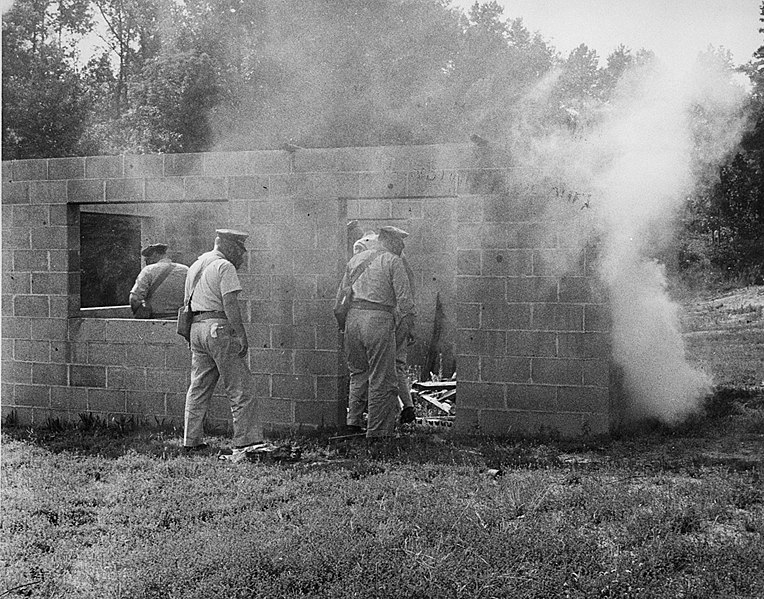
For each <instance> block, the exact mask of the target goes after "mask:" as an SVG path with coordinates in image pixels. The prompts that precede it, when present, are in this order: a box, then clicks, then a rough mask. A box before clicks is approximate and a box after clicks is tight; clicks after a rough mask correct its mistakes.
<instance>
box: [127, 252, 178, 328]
mask: <svg viewBox="0 0 764 599" xmlns="http://www.w3.org/2000/svg"><path fill="white" fill-rule="evenodd" d="M141 256H143V257H144V258H145V259H146V266H145V267H144V268H143V270H141V272H140V274H139V275H138V278H137V279H136V280H135V285H133V288H132V289H131V290H130V308H131V309H132V311H133V315H134V316H135V318H177V317H178V308H180V307H181V306H182V305H183V287H184V285H185V281H186V273H187V272H188V266H186V265H185V264H176V263H175V262H173V261H172V260H170V258H168V257H167V244H165V243H154V244H152V245H149V246H147V247H145V248H144V249H143V250H142V251H141Z"/></svg>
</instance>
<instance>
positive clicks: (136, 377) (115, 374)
mask: <svg viewBox="0 0 764 599" xmlns="http://www.w3.org/2000/svg"><path fill="white" fill-rule="evenodd" d="M156 380H157V378H156V377H155V376H152V377H151V383H150V384H149V382H148V381H149V379H148V378H147V374H146V369H145V368H142V367H138V366H132V367H131V366H128V367H123V366H108V367H107V368H106V387H107V388H108V389H127V390H143V389H148V388H149V387H150V388H151V389H156V386H155V383H156Z"/></svg>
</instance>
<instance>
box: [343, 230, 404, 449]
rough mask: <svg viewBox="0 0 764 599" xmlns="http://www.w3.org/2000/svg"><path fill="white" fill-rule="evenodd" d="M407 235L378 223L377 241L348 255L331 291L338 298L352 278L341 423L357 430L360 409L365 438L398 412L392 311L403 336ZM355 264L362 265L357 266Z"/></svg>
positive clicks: (383, 430) (384, 429) (382, 433)
mask: <svg viewBox="0 0 764 599" xmlns="http://www.w3.org/2000/svg"><path fill="white" fill-rule="evenodd" d="M407 236H408V233H406V232H405V231H403V230H401V229H398V228H397V227H389V226H388V227H382V229H380V232H379V240H378V241H379V247H378V248H376V249H365V250H363V251H361V252H359V253H357V254H355V255H354V256H353V257H352V258H351V259H350V262H348V266H347V269H346V272H345V276H344V278H343V281H342V283H341V284H340V287H339V289H338V291H337V298H338V299H339V297H340V295H341V293H342V289H343V288H344V287H345V286H346V285H347V283H348V282H349V281H350V280H354V281H355V282H354V283H353V285H352V289H353V301H352V303H351V307H350V311H349V312H348V315H347V320H346V323H345V350H346V352H347V361H348V368H349V370H350V393H349V397H348V416H347V425H348V427H349V428H352V429H356V430H360V429H361V428H362V426H363V422H362V417H363V412H364V409H366V411H367V414H368V416H367V424H366V437H367V438H374V437H386V436H390V435H392V434H393V432H394V430H395V424H396V422H397V416H398V412H399V406H398V379H397V376H396V367H395V350H396V342H395V339H396V322H395V321H396V319H395V311H396V309H397V310H398V312H399V314H400V323H399V325H398V327H399V329H400V331H401V333H402V334H404V335H405V336H406V337H408V335H409V333H410V332H411V331H413V329H414V319H415V313H414V301H413V299H412V295H411V286H410V284H409V278H408V274H407V272H406V268H405V266H404V264H403V261H402V260H401V258H400V254H401V252H402V251H403V246H404V242H403V239H404V238H405V237H407ZM359 268H361V269H365V270H363V271H360V270H359V271H357V270H356V269H359ZM357 272H360V273H361V274H360V275H357ZM354 275H357V276H354ZM367 398H368V404H367Z"/></svg>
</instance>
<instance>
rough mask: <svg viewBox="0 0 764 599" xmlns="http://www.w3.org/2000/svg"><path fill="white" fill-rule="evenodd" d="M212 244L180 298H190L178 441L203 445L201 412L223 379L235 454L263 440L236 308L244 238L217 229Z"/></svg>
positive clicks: (196, 264)
mask: <svg viewBox="0 0 764 599" xmlns="http://www.w3.org/2000/svg"><path fill="white" fill-rule="evenodd" d="M215 233H216V237H215V247H214V249H213V250H212V251H210V252H207V253H205V254H202V255H201V256H199V258H198V259H197V260H196V262H194V263H193V264H192V265H191V268H190V269H189V271H188V276H187V277H186V287H185V298H186V299H185V301H188V299H189V298H191V311H192V312H193V313H194V316H193V320H192V324H191V384H190V385H189V387H188V392H187V393H186V409H185V417H184V435H183V445H184V447H186V448H187V450H195V449H203V448H206V444H205V443H204V441H203V437H204V430H203V422H204V416H205V414H206V413H207V409H208V407H209V404H210V400H211V399H212V394H213V392H214V390H215V385H216V384H217V382H218V379H222V381H223V386H224V388H225V390H226V393H227V394H228V399H229V401H230V405H231V415H232V416H233V445H234V454H236V453H237V452H240V451H244V450H245V449H246V448H247V447H248V446H250V445H254V444H255V443H261V442H262V441H263V431H262V424H261V423H260V421H259V418H258V414H257V409H258V406H257V399H256V398H255V396H254V394H253V392H252V384H251V375H250V372H249V368H248V367H247V352H248V350H249V344H248V341H247V333H246V331H245V330H244V325H243V324H242V318H241V309H240V307H239V293H240V292H241V289H242V287H241V283H240V282H239V277H238V275H237V274H236V270H237V269H238V268H240V267H241V265H242V264H243V263H244V254H245V253H246V251H247V249H246V247H245V246H244V242H245V240H246V239H247V237H248V236H249V235H248V233H245V232H243V231H236V230H233V229H218V230H217V231H216V232H215Z"/></svg>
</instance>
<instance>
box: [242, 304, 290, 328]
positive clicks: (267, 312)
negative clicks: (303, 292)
mask: <svg viewBox="0 0 764 599" xmlns="http://www.w3.org/2000/svg"><path fill="white" fill-rule="evenodd" d="M292 304H293V302H292V301H291V300H278V299H276V300H271V301H267V302H266V301H252V302H250V312H251V315H250V322H251V323H253V324H269V325H274V324H286V325H292V324H293V322H294V321H293V315H292Z"/></svg>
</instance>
